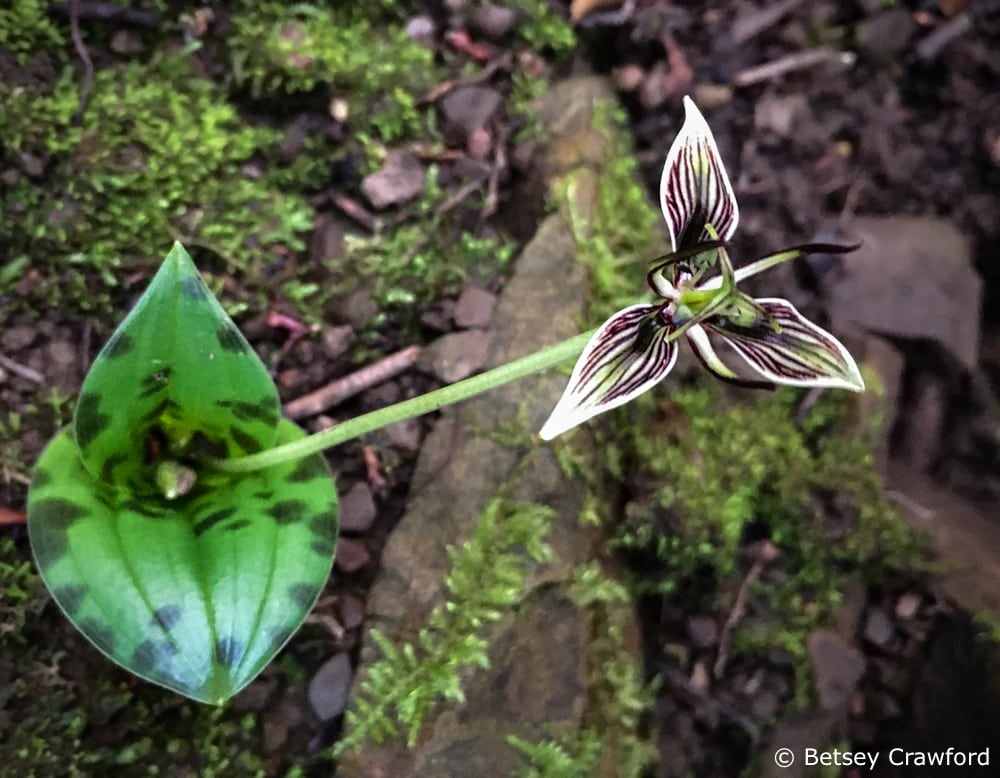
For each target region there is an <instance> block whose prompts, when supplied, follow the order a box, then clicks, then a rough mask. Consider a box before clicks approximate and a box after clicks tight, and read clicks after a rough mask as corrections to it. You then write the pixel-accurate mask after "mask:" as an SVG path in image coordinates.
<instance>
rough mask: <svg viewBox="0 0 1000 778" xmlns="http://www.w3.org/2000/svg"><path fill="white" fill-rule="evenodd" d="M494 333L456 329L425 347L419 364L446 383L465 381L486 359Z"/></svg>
mask: <svg viewBox="0 0 1000 778" xmlns="http://www.w3.org/2000/svg"><path fill="white" fill-rule="evenodd" d="M489 345H490V336H489V334H488V333H487V332H485V331H484V330H465V331H464V332H452V333H449V334H448V335H445V336H443V337H440V338H438V339H437V340H435V341H434V342H433V343H431V344H430V345H429V346H428V347H427V348H425V349H424V352H423V354H421V355H420V362H419V365H420V367H421V368H422V369H424V370H429V371H430V372H431V373H433V374H434V375H436V376H437V377H438V378H439V379H441V380H442V381H444V382H445V383H446V384H453V383H455V381H461V380H462V379H463V378H468V377H469V376H470V375H472V374H473V373H475V372H476V371H477V370H479V368H481V367H482V366H483V365H484V364H485V363H486V352H487V350H488V348H489Z"/></svg>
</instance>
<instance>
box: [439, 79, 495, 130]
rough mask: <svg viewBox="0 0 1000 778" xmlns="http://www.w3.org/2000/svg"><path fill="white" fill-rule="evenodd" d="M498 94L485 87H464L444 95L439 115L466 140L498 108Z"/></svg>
mask: <svg viewBox="0 0 1000 778" xmlns="http://www.w3.org/2000/svg"><path fill="white" fill-rule="evenodd" d="M500 102H501V97H500V93H499V92H498V91H497V90H495V89H491V88H489V87H485V86H464V87H460V88H458V89H455V90H453V91H451V92H449V93H448V94H447V95H445V97H444V99H443V100H442V101H441V114H442V115H443V116H444V119H445V122H446V123H447V124H449V125H451V126H452V127H453V128H454V129H455V130H457V131H459V132H460V134H461V135H462V136H463V138H468V137H469V135H470V134H471V133H472V131H473V130H474V129H476V128H477V127H483V126H485V125H486V123H487V122H489V120H490V119H492V118H493V114H495V113H496V111H497V109H498V108H499V107H500Z"/></svg>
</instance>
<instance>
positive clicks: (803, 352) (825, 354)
mask: <svg viewBox="0 0 1000 778" xmlns="http://www.w3.org/2000/svg"><path fill="white" fill-rule="evenodd" d="M757 303H759V304H760V305H761V307H762V308H763V309H764V310H765V311H766V312H767V314H768V316H769V317H770V321H768V320H762V321H760V322H758V323H757V324H755V325H754V326H752V327H738V326H735V325H732V324H727V323H723V322H724V320H723V319H717V320H715V321H711V320H706V321H704V322H703V324H704V326H705V327H706V328H707V329H709V330H711V331H712V332H714V333H716V334H718V335H720V336H721V337H722V338H723V339H724V340H725V341H726V342H727V343H728V344H729V345H730V346H732V348H733V350H734V351H736V353H737V354H739V355H740V356H741V357H743V359H745V360H746V362H747V364H748V365H750V367H752V368H753V369H754V370H756V371H757V372H758V373H760V375H762V376H763V377H764V378H766V379H767V380H768V381H773V382H774V383H777V384H787V385H790V386H829V387H836V388H840V389H851V390H852V391H855V392H861V391H864V388H865V383H864V381H863V380H862V378H861V372H860V371H859V370H858V366H857V364H856V363H855V361H854V358H853V357H852V356H851V355H850V353H849V352H848V351H847V349H846V348H844V345H843V344H842V343H841V342H840V341H839V340H837V339H836V338H835V337H833V335H831V334H830V333H829V332H827V331H826V330H824V329H823V328H822V327H818V326H816V325H815V324H813V323H812V322H811V321H809V320H808V319H807V318H806V317H805V316H803V315H802V314H801V313H799V312H798V311H797V310H795V306H793V305H792V304H791V303H790V302H788V300H782V299H780V298H766V299H760V300H757ZM773 324H776V325H777V328H775V327H774V326H772V325H773Z"/></svg>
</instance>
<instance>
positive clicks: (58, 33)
mask: <svg viewBox="0 0 1000 778" xmlns="http://www.w3.org/2000/svg"><path fill="white" fill-rule="evenodd" d="M4 5H5V6H7V7H5V8H0V49H6V50H7V51H10V52H12V53H13V54H14V55H15V57H16V58H17V61H18V63H19V64H21V65H24V64H25V63H26V62H27V61H28V59H29V58H30V57H31V55H32V54H34V53H35V52H38V51H45V50H47V49H61V48H63V47H64V46H66V38H67V35H66V32H65V31H64V30H63V29H62V28H60V26H59V25H57V24H56V22H55V20H54V19H53V17H52V16H51V15H50V14H49V12H48V5H49V4H48V2H44V0H12V2H10V3H4Z"/></svg>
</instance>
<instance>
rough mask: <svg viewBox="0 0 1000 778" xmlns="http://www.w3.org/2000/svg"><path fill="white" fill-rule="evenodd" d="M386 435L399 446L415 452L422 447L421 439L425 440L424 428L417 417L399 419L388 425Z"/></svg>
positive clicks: (392, 442) (393, 443)
mask: <svg viewBox="0 0 1000 778" xmlns="http://www.w3.org/2000/svg"><path fill="white" fill-rule="evenodd" d="M385 436H386V437H387V438H389V442H390V443H391V444H392V445H394V446H396V447H397V448H401V449H403V451H408V452H410V453H414V452H416V451H417V450H418V449H419V448H420V441H421V440H423V429H422V428H421V426H420V422H419V421H417V420H416V419H403V421H397V422H395V423H393V424H390V425H389V426H388V427H386V428H385Z"/></svg>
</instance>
